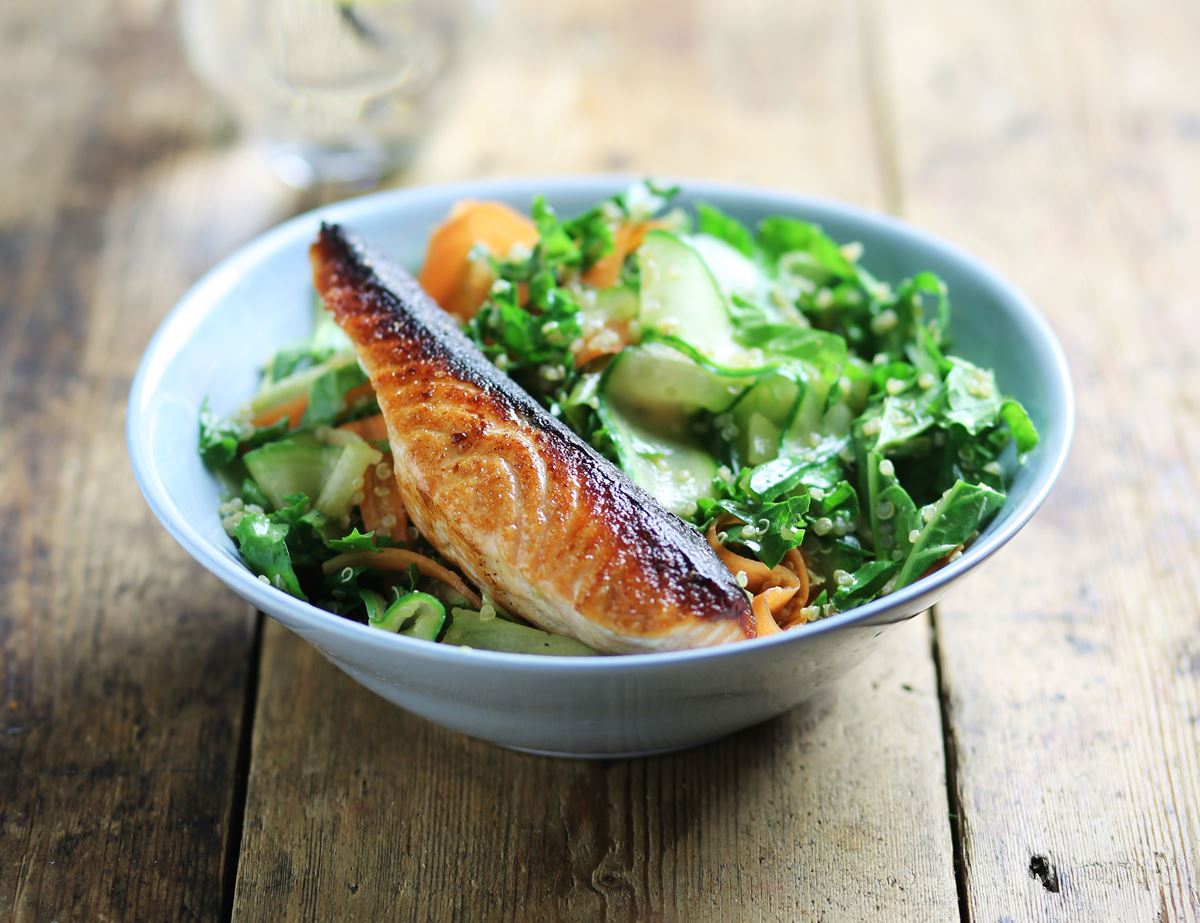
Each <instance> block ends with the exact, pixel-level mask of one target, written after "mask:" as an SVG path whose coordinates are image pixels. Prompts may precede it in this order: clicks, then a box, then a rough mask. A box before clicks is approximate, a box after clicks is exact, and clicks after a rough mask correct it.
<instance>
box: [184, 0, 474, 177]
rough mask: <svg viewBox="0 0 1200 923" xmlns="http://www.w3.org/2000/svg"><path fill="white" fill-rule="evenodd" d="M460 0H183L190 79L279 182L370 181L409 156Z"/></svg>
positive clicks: (458, 21)
mask: <svg viewBox="0 0 1200 923" xmlns="http://www.w3.org/2000/svg"><path fill="white" fill-rule="evenodd" d="M465 6H466V4H465V2H463V0H182V3H181V9H180V13H181V24H182V32H183V38H184V46H185V48H186V50H187V54H188V58H189V60H190V61H191V64H192V67H193V69H194V70H195V71H196V73H197V74H198V75H199V77H200V78H201V79H202V80H203V81H204V82H205V83H206V84H207V85H208V86H209V87H210V88H211V89H212V90H214V91H215V92H216V93H217V95H218V96H220V97H221V98H222V99H223V100H224V101H225V103H226V104H227V105H228V106H229V107H230V109H232V111H233V112H234V114H235V115H236V117H237V119H238V122H239V123H240V125H241V127H242V130H243V131H244V132H245V133H246V134H247V135H249V136H250V137H252V138H254V139H256V140H258V141H260V142H262V144H263V145H264V146H265V148H266V150H267V152H268V155H269V156H270V158H271V160H272V162H273V163H274V165H275V167H276V169H277V171H278V172H279V174H280V175H281V176H282V177H283V179H284V180H285V181H287V182H289V183H291V184H293V185H296V186H307V185H310V184H311V183H314V182H337V183H348V184H355V185H368V184H370V183H373V182H375V181H376V180H378V179H379V178H380V177H381V176H382V175H383V174H384V173H386V172H387V171H388V170H389V169H391V168H393V167H395V166H398V165H401V164H403V163H404V161H405V160H406V159H407V158H408V156H409V154H410V152H411V149H412V147H413V146H414V143H415V141H416V140H417V138H418V137H419V135H420V133H421V132H422V130H423V129H424V128H425V126H426V125H427V124H428V115H429V112H430V110H431V108H432V106H433V105H434V104H435V101H436V97H437V90H438V89H439V86H440V85H441V84H442V83H443V82H444V81H443V80H442V78H443V77H444V75H445V73H446V71H447V69H448V68H449V66H450V64H451V61H452V58H453V56H454V54H455V52H456V50H457V46H458V39H459V35H460V32H461V29H462V26H463V18H464V14H465V11H466V10H465Z"/></svg>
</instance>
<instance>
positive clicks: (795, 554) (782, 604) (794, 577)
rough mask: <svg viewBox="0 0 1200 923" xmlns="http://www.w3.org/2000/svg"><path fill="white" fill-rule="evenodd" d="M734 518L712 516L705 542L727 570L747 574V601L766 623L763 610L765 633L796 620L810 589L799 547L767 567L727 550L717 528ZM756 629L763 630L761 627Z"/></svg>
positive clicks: (806, 570) (732, 520)
mask: <svg viewBox="0 0 1200 923" xmlns="http://www.w3.org/2000/svg"><path fill="white" fill-rule="evenodd" d="M736 521H737V519H736V518H735V517H733V516H722V517H719V518H718V519H715V520H714V521H713V523H712V525H710V526H709V527H708V533H707V538H708V544H709V545H710V546H712V549H713V551H715V552H716V553H717V556H718V557H719V558H720V559H721V561H722V563H723V564H724V565H725V566H726V567H728V568H729V569H730V571H732V572H733V573H735V574H738V573H744V574H745V575H746V588H747V589H749V590H750V591H751V592H753V593H754V594H755V595H754V597H753V599H752V600H751V604H750V605H751V609H752V611H753V612H754V615H755V618H756V620H758V622H759V623H760V625H761V624H766V623H765V621H764V619H763V617H762V615H761V613H763V612H765V613H766V614H767V616H769V618H770V625H771V626H773V628H768V630H767V632H766V633H767V634H773V633H774V632H775V631H779V630H780V629H781V628H784V629H786V628H790V627H791V626H792V625H794V624H798V622H799V620H798V619H797V613H798V610H799V609H800V608H803V607H804V606H805V605H807V604H808V596H809V592H810V591H811V587H810V585H809V579H808V567H807V565H806V564H805V561H804V554H803V553H802V552H801V551H800V549H799V548H790V549H788V552H787V554H785V555H784V558H783V561H782V562H781V563H780V564H778V565H776V566H775V567H772V568H768V567H767V565H765V564H763V563H762V562H761V561H756V560H754V559H753V558H747V557H745V556H743V555H740V554H737V553H735V552H733V551H730V550H729V549H728V548H726V547H725V546H724V545H722V544H721V541H720V539H719V538H718V536H717V529H718V528H719V527H720V526H722V525H725V524H727V523H729V522H736ZM759 633H760V634H763V632H762V631H761V630H760V632H759Z"/></svg>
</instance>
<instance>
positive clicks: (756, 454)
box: [729, 369, 805, 465]
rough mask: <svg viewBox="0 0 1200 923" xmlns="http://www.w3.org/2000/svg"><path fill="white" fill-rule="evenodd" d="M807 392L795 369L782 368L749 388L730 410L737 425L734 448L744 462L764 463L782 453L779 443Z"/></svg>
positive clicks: (742, 462)
mask: <svg viewBox="0 0 1200 923" xmlns="http://www.w3.org/2000/svg"><path fill="white" fill-rule="evenodd" d="M804 394H805V385H804V382H803V381H801V380H800V378H799V376H798V375H797V374H796V373H795V372H794V371H793V370H790V369H788V370H784V369H780V370H779V371H778V372H776V373H775V374H773V375H770V376H769V377H766V378H763V379H762V380H760V381H758V382H757V383H756V384H755V385H754V386H753V387H752V388H750V389H749V390H748V391H747V392H746V393H745V394H744V395H743V396H742V398H741V399H740V400H739V401H738V402H737V403H736V404H734V405H733V407H732V408H731V409H730V411H729V413H730V416H731V417H732V418H733V423H734V425H735V426H736V427H737V436H736V438H735V439H734V449H735V450H736V452H737V453H738V460H739V462H740V463H741V464H743V465H761V464H762V463H763V462H768V461H770V460H771V459H773V458H777V457H778V456H779V447H780V443H781V442H782V440H783V433H784V430H785V429H786V428H787V426H788V423H789V421H791V420H792V419H793V418H794V417H795V415H796V411H797V409H798V407H799V405H800V402H801V397H802V396H803V395H804Z"/></svg>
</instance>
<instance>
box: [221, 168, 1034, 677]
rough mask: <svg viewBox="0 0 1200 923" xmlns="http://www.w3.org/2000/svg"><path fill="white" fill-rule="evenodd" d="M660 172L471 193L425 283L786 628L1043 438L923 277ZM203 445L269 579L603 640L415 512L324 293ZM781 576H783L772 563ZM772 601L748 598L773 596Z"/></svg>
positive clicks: (434, 239)
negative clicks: (491, 198)
mask: <svg viewBox="0 0 1200 923" xmlns="http://www.w3.org/2000/svg"><path fill="white" fill-rule="evenodd" d="M676 194H677V190H676V189H673V188H662V187H659V186H656V185H654V184H653V183H644V184H640V185H638V186H636V187H634V188H633V189H631V190H629V191H628V192H626V193H624V194H622V195H619V196H616V197H614V198H613V199H611V200H608V201H605V202H602V203H599V204H598V205H596V206H595V207H594V208H592V209H590V210H588V211H586V212H584V213H583V214H581V215H577V216H574V217H571V218H566V219H564V218H562V217H560V216H559V215H557V214H556V213H555V212H554V210H553V209H551V208H550V207H549V206H548V205H547V204H546V203H545V202H544V201H543V200H542V199H540V198H537V199H535V200H534V202H533V205H532V210H531V212H532V213H531V216H530V217H528V218H526V217H525V216H521V215H518V214H517V213H515V212H512V211H511V210H509V209H507V207H506V206H502V205H500V204H499V203H474V202H469V203H461V204H460V206H457V207H456V209H455V210H454V211H453V212H451V214H450V216H449V217H448V219H447V221H446V223H445V224H444V225H443V226H442V227H440V228H439V229H437V230H436V231H435V232H434V234H433V235H432V236H431V238H430V243H429V251H428V253H427V256H426V262H425V265H424V267H423V268H422V270H421V276H420V281H421V282H422V284H423V285H424V286H425V288H426V290H427V291H429V292H430V294H431V295H432V296H433V297H434V298H435V299H436V300H437V301H438V302H439V303H440V304H442V305H443V307H446V308H447V309H448V310H450V311H451V313H453V314H454V315H456V316H457V317H458V318H459V319H460V320H461V321H462V322H463V326H464V330H465V331H466V333H467V334H468V336H469V337H470V338H471V339H472V340H473V341H474V342H475V343H476V344H477V345H478V346H479V348H480V349H481V350H482V351H483V353H484V354H485V355H486V356H487V357H488V358H489V359H490V360H491V361H492V362H493V363H494V364H495V365H496V366H497V367H498V368H499V369H501V370H502V371H504V372H505V373H506V374H508V375H509V376H511V377H512V378H513V379H514V380H515V381H516V382H517V383H518V384H520V385H521V386H522V387H523V388H525V389H526V390H527V391H528V392H529V393H530V394H531V395H533V396H534V397H535V398H536V399H537V400H538V401H539V402H540V403H541V404H542V405H544V406H545V407H546V408H547V409H548V410H549V411H550V412H551V413H552V414H554V415H555V416H557V417H558V418H559V419H561V420H562V421H563V422H564V423H565V424H566V425H567V426H569V427H570V428H571V429H572V430H574V432H576V433H577V434H578V435H579V436H580V437H582V438H583V439H584V440H585V441H587V442H588V443H589V444H590V445H592V446H593V447H594V448H595V449H596V450H597V451H599V452H600V453H601V454H603V455H605V456H606V457H608V458H609V459H611V460H612V461H614V462H615V463H616V464H617V465H619V466H620V468H621V469H622V470H623V471H624V472H625V473H626V474H627V475H628V476H629V477H630V478H632V479H633V480H634V481H635V482H636V483H637V484H639V485H640V486H641V487H643V488H644V489H645V490H646V491H647V492H649V493H650V494H651V495H652V496H654V497H655V498H656V499H657V500H658V501H659V502H660V503H661V504H662V505H663V506H664V507H666V508H667V509H668V510H670V511H672V512H673V513H675V514H676V515H678V516H679V517H680V518H682V519H683V520H684V521H686V522H688V523H690V524H692V525H693V526H694V527H695V528H696V529H697V530H699V531H700V532H701V533H702V534H704V535H705V536H706V537H707V539H708V541H709V543H710V544H711V545H712V546H713V548H714V550H715V551H716V552H717V553H718V554H719V556H720V557H721V559H722V560H723V561H725V563H726V564H727V565H728V566H729V567H730V569H731V570H732V571H734V573H735V575H736V576H737V579H738V582H739V583H740V584H741V585H742V586H744V587H746V589H747V594H748V595H749V596H752V597H753V596H755V595H756V594H759V593H764V592H768V591H771V590H778V589H780V587H785V588H787V589H788V590H789V592H787V593H786V594H783V595H780V596H778V597H773V601H772V605H771V607H770V611H771V614H772V616H773V617H774V619H775V621H776V622H777V623H778V626H779V627H780V628H783V629H787V628H791V627H794V626H796V625H800V624H803V623H806V622H810V621H813V620H816V619H819V618H823V617H826V616H829V615H832V614H834V613H837V612H841V611H845V610H847V609H850V608H853V607H856V606H860V605H862V604H864V603H866V602H869V601H870V600H873V599H875V598H877V597H879V596H881V595H883V594H886V593H890V592H892V591H894V590H897V589H900V588H902V587H905V586H907V585H909V584H911V583H913V582H914V581H916V580H918V579H920V578H921V577H922V576H923V575H925V574H927V573H929V572H930V571H932V570H934V569H936V568H938V567H940V566H942V565H944V564H945V563H947V562H948V561H950V560H953V559H954V558H955V557H956V556H957V555H959V554H961V553H962V550H963V548H964V547H965V546H967V545H969V543H970V542H971V541H972V539H973V538H974V537H975V536H976V535H977V534H978V533H979V531H980V530H981V529H982V528H983V527H984V526H985V525H986V523H987V522H988V520H989V519H990V518H991V517H992V516H994V515H995V513H996V512H997V511H998V510H999V509H1000V508H1001V506H1002V505H1003V504H1004V502H1005V485H1006V483H1007V481H1008V480H1009V479H1010V478H1011V475H1012V473H1013V471H1014V470H1015V468H1016V466H1017V465H1019V464H1020V461H1021V458H1022V456H1023V455H1024V454H1025V453H1027V452H1029V451H1030V450H1032V449H1033V448H1034V447H1035V446H1036V444H1037V441H1038V436H1037V432H1036V430H1035V428H1034V426H1033V424H1032V423H1031V421H1030V419H1029V416H1028V414H1027V413H1026V411H1025V410H1024V408H1023V407H1022V406H1021V405H1020V403H1018V402H1017V401H1015V400H1013V399H1011V398H1006V397H1005V396H1004V395H1003V394H1002V392H1001V390H1000V388H999V387H998V386H997V383H996V380H995V376H994V375H993V373H992V372H991V371H990V370H988V369H985V368H980V367H978V366H976V365H974V364H972V363H971V362H969V361H967V360H966V359H964V358H962V357H959V356H956V355H954V354H953V352H952V351H951V343H950V341H949V337H948V326H949V319H950V310H951V308H950V301H949V297H948V294H947V291H946V286H945V285H944V284H943V282H942V280H941V279H939V278H938V277H937V276H936V275H934V274H932V273H930V272H920V273H917V274H916V275H913V276H912V277H910V278H907V279H903V280H895V281H884V280H881V279H878V278H876V277H875V276H874V275H873V274H872V273H871V272H870V271H868V270H867V269H866V268H865V266H864V265H863V257H864V254H863V252H862V247H861V246H859V245H858V244H856V243H852V242H851V243H839V242H836V241H834V240H832V239H831V238H830V237H829V236H827V235H826V234H825V233H824V232H823V231H822V229H821V228H819V227H818V226H816V225H814V224H811V223H809V222H806V221H802V220H799V219H796V218H792V217H787V216H774V217H768V218H765V219H763V220H761V221H760V222H758V224H757V226H755V227H754V228H749V227H747V226H745V225H743V224H742V223H741V222H739V221H738V220H736V219H735V218H734V217H732V216H730V215H727V214H725V213H723V212H721V211H720V210H719V209H717V208H716V207H713V206H710V205H703V204H701V205H698V206H697V207H696V209H695V211H694V213H689V212H685V211H683V210H682V209H679V208H673V207H672V201H673V199H674V197H675V196H676ZM314 314H315V322H314V327H313V331H312V334H311V335H310V337H309V338H308V339H307V340H305V341H304V342H302V343H299V344H296V345H295V346H292V347H289V348H287V349H284V350H282V351H280V352H279V353H277V354H276V355H275V356H273V357H271V358H270V360H269V361H268V362H267V363H266V366H265V368H264V370H263V374H262V381H261V385H260V388H259V391H258V393H257V394H256V395H255V396H254V397H253V398H252V399H251V401H250V402H249V403H248V404H247V405H245V406H244V407H243V408H241V409H240V410H239V411H238V412H237V413H236V414H235V415H234V416H233V417H231V418H229V419H219V418H217V417H215V416H214V415H213V414H211V413H210V412H208V410H207V408H205V409H204V411H203V412H202V416H201V421H200V452H201V455H202V456H203V459H204V461H205V463H206V464H207V465H208V466H209V468H210V469H211V470H213V471H214V473H215V474H216V475H217V476H218V477H219V478H220V480H221V483H222V485H223V488H224V492H225V495H226V497H227V499H226V501H225V503H224V504H223V505H222V507H221V515H222V517H223V522H224V524H225V527H226V529H227V531H228V532H229V534H230V535H231V536H232V538H233V540H234V541H235V542H236V543H237V546H238V548H239V549H240V551H241V554H242V557H243V558H244V560H245V562H246V564H247V566H248V567H249V568H250V569H251V570H253V571H254V572H255V573H257V574H258V575H259V576H260V579H262V580H264V581H266V582H268V583H270V584H272V585H273V586H276V587H278V588H279V589H281V590H284V591H285V592H288V593H291V594H292V595H294V596H297V597H299V598H302V599H308V600H311V601H312V602H314V603H315V604H317V605H319V606H322V607H324V608H326V609H329V610H331V611H333V612H337V613H339V614H342V615H344V616H347V617H350V618H355V619H358V620H360V621H364V622H366V623H367V624H369V625H372V626H374V627H376V628H379V629H381V630H387V631H399V632H403V633H405V634H410V635H413V636H415V637H421V638H425V639H427V640H430V641H441V642H443V643H451V644H463V645H469V646H474V647H481V648H492V649H498V650H510V651H522V652H529V653H553V654H588V653H592V652H591V651H590V649H588V648H586V647H585V646H584V645H582V644H581V643H579V642H578V641H575V640H574V639H570V638H566V637H561V636H556V635H551V634H548V633H546V632H544V631H541V630H539V629H537V628H535V627H533V626H530V625H528V624H526V623H524V622H523V621H522V620H521V619H520V618H519V616H518V615H516V614H513V613H507V612H503V611H501V610H500V609H499V608H498V607H496V606H495V604H494V603H492V602H491V601H489V600H488V599H487V597H486V595H485V594H481V593H480V592H479V591H478V590H477V589H476V588H473V587H471V586H470V585H469V584H468V583H467V582H466V581H464V580H463V578H462V577H461V575H460V574H459V573H457V572H456V571H455V569H454V567H453V565H452V563H451V562H449V561H447V560H445V559H444V558H442V557H441V556H440V555H439V554H438V553H437V552H436V550H435V549H433V548H432V547H431V546H430V545H429V544H428V543H427V542H426V541H425V540H424V538H423V537H422V536H420V535H419V534H417V533H416V531H415V530H414V529H412V528H411V527H410V525H409V524H408V520H407V516H406V515H405V512H404V509H403V504H402V503H401V501H400V500H399V497H398V495H397V492H396V490H395V484H394V480H395V479H394V471H393V468H392V462H393V460H392V457H391V451H390V447H389V445H388V441H387V436H386V429H385V428H384V427H383V425H382V420H381V417H380V416H379V408H378V404H377V403H376V401H375V398H374V394H373V392H372V391H371V388H370V385H369V383H368V382H367V380H366V377H365V375H364V374H363V372H362V371H361V369H360V368H359V366H358V364H357V362H356V360H355V356H354V353H353V350H352V349H351V347H350V345H349V343H348V342H347V341H346V340H345V338H344V336H343V335H342V334H341V332H340V331H339V330H338V329H337V327H336V326H335V325H334V324H333V323H332V321H331V320H330V319H329V317H328V316H327V315H326V314H325V312H324V311H323V309H322V307H321V305H320V304H319V303H318V304H317V305H316V307H315V311H314ZM781 574H782V575H783V576H785V577H787V578H788V579H787V581H785V582H784V583H781V582H780V579H779V576H780V575H781ZM757 611H758V610H757V609H756V612H757Z"/></svg>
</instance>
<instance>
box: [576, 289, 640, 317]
mask: <svg viewBox="0 0 1200 923" xmlns="http://www.w3.org/2000/svg"><path fill="white" fill-rule="evenodd" d="M589 291H590V290H589ZM580 308H581V310H582V312H583V317H584V320H585V321H587V320H590V321H593V322H594V323H598V324H606V323H608V322H609V321H630V320H633V319H634V318H636V317H637V316H638V309H639V299H638V293H637V292H636V291H634V290H633V289H632V288H630V287H629V286H627V285H614V286H613V287H612V288H604V289H600V290H599V291H596V292H594V293H593V294H592V295H591V297H590V298H582V299H581V300H580Z"/></svg>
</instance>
